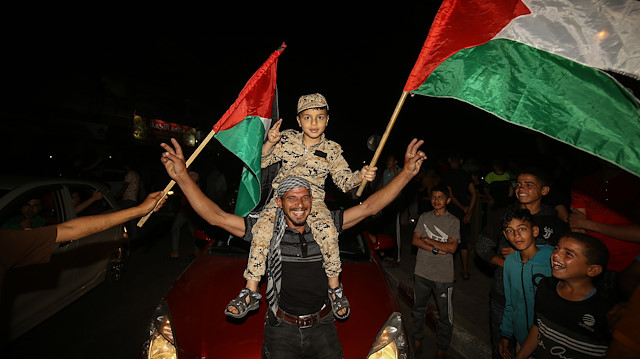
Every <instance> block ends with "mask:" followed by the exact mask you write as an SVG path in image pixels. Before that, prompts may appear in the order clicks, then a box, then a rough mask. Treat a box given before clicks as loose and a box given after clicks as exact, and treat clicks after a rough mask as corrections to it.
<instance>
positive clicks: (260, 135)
mask: <svg viewBox="0 0 640 359" xmlns="http://www.w3.org/2000/svg"><path fill="white" fill-rule="evenodd" d="M264 133H265V130H264V124H263V123H262V120H261V119H260V117H258V116H248V117H246V118H245V119H244V120H242V121H240V122H239V123H238V124H237V125H235V126H234V127H232V128H230V129H228V130H225V131H222V132H218V133H216V134H215V135H214V137H215V138H216V139H217V140H218V141H220V143H221V144H222V145H223V146H224V147H225V148H227V149H228V150H229V151H231V152H232V153H233V154H234V155H236V156H238V158H240V160H242V162H243V163H244V164H245V169H246V170H245V171H243V172H242V177H241V179H240V186H239V187H238V199H237V201H236V209H235V214H237V215H239V216H241V217H244V216H246V215H247V214H248V213H249V212H251V210H253V209H254V208H255V206H256V205H257V204H258V202H260V160H261V156H262V142H263V140H264Z"/></svg>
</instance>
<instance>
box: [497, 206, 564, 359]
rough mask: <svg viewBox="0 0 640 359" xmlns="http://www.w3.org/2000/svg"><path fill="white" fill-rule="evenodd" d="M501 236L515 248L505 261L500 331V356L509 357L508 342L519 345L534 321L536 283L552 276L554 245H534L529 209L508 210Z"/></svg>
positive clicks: (534, 231) (533, 232)
mask: <svg viewBox="0 0 640 359" xmlns="http://www.w3.org/2000/svg"><path fill="white" fill-rule="evenodd" d="M503 223H504V236H505V237H506V238H507V240H508V241H509V243H510V244H511V246H512V247H513V248H514V249H515V250H516V251H515V252H514V253H511V254H509V255H508V256H507V258H506V259H505V261H504V273H503V283H504V294H505V299H506V301H505V310H504V314H503V315H502V325H501V326H500V331H501V333H502V339H501V341H500V355H501V356H502V357H503V358H511V356H512V353H511V352H510V350H509V341H510V340H511V338H512V337H515V339H516V341H517V342H518V343H519V344H520V345H522V343H524V341H525V339H526V337H527V333H528V332H529V328H531V325H532V324H533V309H534V298H535V293H536V289H537V287H538V283H539V282H540V280H541V279H542V278H544V277H549V276H551V265H550V263H549V258H550V257H551V252H553V247H551V246H549V245H536V243H535V240H536V237H537V236H538V232H539V230H538V226H535V225H534V224H533V216H531V213H530V212H529V210H528V209H515V210H511V211H508V212H507V213H506V214H505V216H504V222H503Z"/></svg>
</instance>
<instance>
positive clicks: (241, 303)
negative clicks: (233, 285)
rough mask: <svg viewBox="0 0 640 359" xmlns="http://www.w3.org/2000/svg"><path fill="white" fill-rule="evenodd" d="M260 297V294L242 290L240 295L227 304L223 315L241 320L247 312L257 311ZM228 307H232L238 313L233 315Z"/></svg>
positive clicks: (245, 289)
mask: <svg viewBox="0 0 640 359" xmlns="http://www.w3.org/2000/svg"><path fill="white" fill-rule="evenodd" d="M247 296H248V297H249V303H247V299H246V298H247ZM261 298H262V295H260V293H256V292H254V291H252V290H250V289H247V288H242V290H241V291H240V294H238V296H237V297H236V298H234V299H232V300H231V301H230V302H229V304H227V306H226V307H225V308H224V314H226V315H228V316H230V317H233V318H242V317H244V316H245V315H247V313H248V312H249V311H252V310H254V309H258V306H259V305H260V299H261ZM229 307H234V308H236V310H237V311H238V313H233V312H231V311H229Z"/></svg>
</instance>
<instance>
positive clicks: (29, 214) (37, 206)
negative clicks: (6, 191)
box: [20, 199, 42, 218]
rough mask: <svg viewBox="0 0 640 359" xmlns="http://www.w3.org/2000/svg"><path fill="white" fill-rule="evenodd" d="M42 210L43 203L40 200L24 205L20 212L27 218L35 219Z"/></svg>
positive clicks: (33, 200)
mask: <svg viewBox="0 0 640 359" xmlns="http://www.w3.org/2000/svg"><path fill="white" fill-rule="evenodd" d="M41 209H42V201H41V200H39V199H31V200H29V201H28V202H27V203H25V204H23V205H22V208H21V210H20V212H21V213H22V215H23V216H24V217H25V218H33V217H34V216H35V215H36V214H38V212H40V210H41Z"/></svg>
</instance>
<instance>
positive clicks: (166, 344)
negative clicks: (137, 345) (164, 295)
mask: <svg viewBox="0 0 640 359" xmlns="http://www.w3.org/2000/svg"><path fill="white" fill-rule="evenodd" d="M144 357H145V358H148V359H176V358H177V357H178V356H177V354H176V343H175V340H174V338H173V328H172V327H171V313H169V307H168V306H167V302H164V301H163V302H161V303H160V304H159V305H158V307H157V308H156V311H155V313H154V314H153V319H151V323H149V339H148V340H147V341H146V342H145V344H144Z"/></svg>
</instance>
